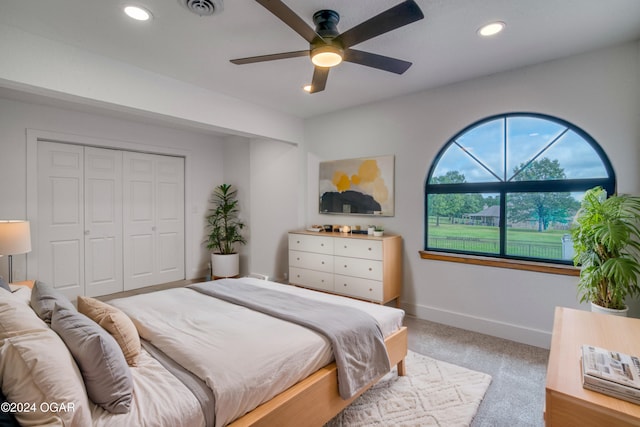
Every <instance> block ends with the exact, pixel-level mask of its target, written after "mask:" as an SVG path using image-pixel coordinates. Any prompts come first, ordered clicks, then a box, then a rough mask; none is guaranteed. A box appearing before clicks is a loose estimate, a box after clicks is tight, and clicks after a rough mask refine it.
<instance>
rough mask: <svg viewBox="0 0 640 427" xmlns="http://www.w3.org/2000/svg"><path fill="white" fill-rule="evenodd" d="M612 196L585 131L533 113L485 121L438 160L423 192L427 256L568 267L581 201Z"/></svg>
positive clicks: (609, 174) (611, 178) (605, 164)
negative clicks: (591, 193)
mask: <svg viewBox="0 0 640 427" xmlns="http://www.w3.org/2000/svg"><path fill="white" fill-rule="evenodd" d="M595 186H601V187H603V188H604V189H605V190H606V191H607V193H608V194H613V193H614V192H615V187H616V183H615V174H614V172H613V168H612V167H611V163H610V162H609V159H608V158H607V155H606V154H605V152H604V151H603V150H602V148H601V147H600V146H599V145H598V143H597V142H596V141H595V140H594V139H593V138H592V137H591V136H589V135H588V134H587V133H586V132H584V131H583V130H582V129H580V128H578V127H577V126H575V125H573V124H571V123H569V122H566V121H564V120H562V119H559V118H556V117H552V116H548V115H543V114H534V113H509V114H502V115H498V116H492V117H488V118H486V119H484V120H481V121H478V122H476V123H473V124H471V125H470V126H468V127H467V128H465V129H463V130H462V131H460V132H459V133H458V134H457V135H455V136H454V137H453V138H452V139H451V140H450V141H448V142H447V144H445V146H444V147H443V148H442V149H441V150H440V152H439V153H438V155H437V156H436V158H435V160H434V162H433V164H432V165H431V168H430V170H429V173H428V175H427V179H426V184H425V213H426V214H425V249H426V250H428V251H439V252H449V253H457V254H475V255H488V256H492V257H499V258H512V259H523V260H538V261H545V262H552V263H559V264H571V263H572V259H573V245H572V242H571V238H570V234H569V228H570V226H571V223H572V221H573V217H574V216H575V214H576V212H577V210H578V209H579V207H580V201H581V200H582V197H583V195H584V193H585V192H586V191H587V190H588V189H590V188H593V187H595Z"/></svg>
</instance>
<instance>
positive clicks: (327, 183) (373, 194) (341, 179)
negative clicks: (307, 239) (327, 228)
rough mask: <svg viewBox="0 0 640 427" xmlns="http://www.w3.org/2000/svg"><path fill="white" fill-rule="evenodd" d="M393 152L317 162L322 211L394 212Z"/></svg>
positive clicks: (366, 213) (391, 214) (371, 214)
mask: <svg viewBox="0 0 640 427" xmlns="http://www.w3.org/2000/svg"><path fill="white" fill-rule="evenodd" d="M394 178H395V156H393V155H387V156H373V157H360V158H354V159H342V160H329V161H324V162H320V167H319V190H320V191H319V195H320V197H319V199H320V200H319V211H320V213H322V214H341V215H369V216H394V214H395V197H394V196H395V193H394Z"/></svg>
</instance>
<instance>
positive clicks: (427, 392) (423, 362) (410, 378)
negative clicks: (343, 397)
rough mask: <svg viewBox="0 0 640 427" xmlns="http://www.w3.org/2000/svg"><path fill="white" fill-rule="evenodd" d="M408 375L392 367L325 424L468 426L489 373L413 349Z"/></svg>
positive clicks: (330, 426) (341, 426)
mask: <svg viewBox="0 0 640 427" xmlns="http://www.w3.org/2000/svg"><path fill="white" fill-rule="evenodd" d="M406 366H407V375H406V376H404V377H398V376H397V375H396V370H395V368H394V370H393V372H391V373H389V374H387V375H386V376H385V377H383V378H382V379H381V380H380V382H378V384H376V385H375V386H374V387H373V388H371V389H370V390H368V391H367V392H366V393H364V394H363V395H362V396H360V397H359V398H358V399H357V400H356V401H355V402H353V404H351V406H349V407H347V408H346V409H345V410H344V411H342V412H341V413H340V414H338V415H337V416H336V417H335V418H334V419H332V420H331V421H330V422H329V423H327V425H326V427H347V426H348V427H369V426H385V427H386V426H394V427H397V426H406V427H408V426H413V427H417V426H420V427H423V426H438V427H453V426H456V427H461V426H469V425H470V424H471V420H472V419H473V416H474V415H475V414H476V411H477V410H478V406H479V405H480V402H481V401H482V398H483V396H484V394H485V392H486V391H487V388H488V387H489V384H490V383H491V376H490V375H487V374H483V373H481V372H476V371H472V370H469V369H466V368H463V367H460V366H456V365H452V364H450V363H445V362H442V361H439V360H435V359H432V358H430V357H427V356H423V355H421V354H418V353H414V352H412V351H409V353H408V355H407V359H406Z"/></svg>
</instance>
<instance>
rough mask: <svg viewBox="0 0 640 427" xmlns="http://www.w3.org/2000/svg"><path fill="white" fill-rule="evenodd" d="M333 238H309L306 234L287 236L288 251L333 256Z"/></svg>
mask: <svg viewBox="0 0 640 427" xmlns="http://www.w3.org/2000/svg"><path fill="white" fill-rule="evenodd" d="M333 240H334V239H333V238H331V237H326V236H309V235H306V234H293V233H292V234H289V250H293V251H303V252H317V253H321V254H333Z"/></svg>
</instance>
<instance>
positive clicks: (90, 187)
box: [84, 147, 124, 296]
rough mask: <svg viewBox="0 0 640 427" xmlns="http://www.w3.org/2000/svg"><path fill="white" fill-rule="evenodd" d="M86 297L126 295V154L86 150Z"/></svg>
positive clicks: (91, 148) (113, 151) (89, 148)
mask: <svg viewBox="0 0 640 427" xmlns="http://www.w3.org/2000/svg"><path fill="white" fill-rule="evenodd" d="M84 165H85V167H84V170H85V174H84V189H85V190H84V191H85V209H84V218H85V220H84V227H85V231H84V247H85V294H86V295H88V296H99V295H107V294H112V293H115V292H122V291H123V290H124V286H123V280H122V277H123V272H122V268H123V267H122V253H123V250H122V244H123V242H122V151H119V150H110V149H103V148H93V147H85V149H84Z"/></svg>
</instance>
